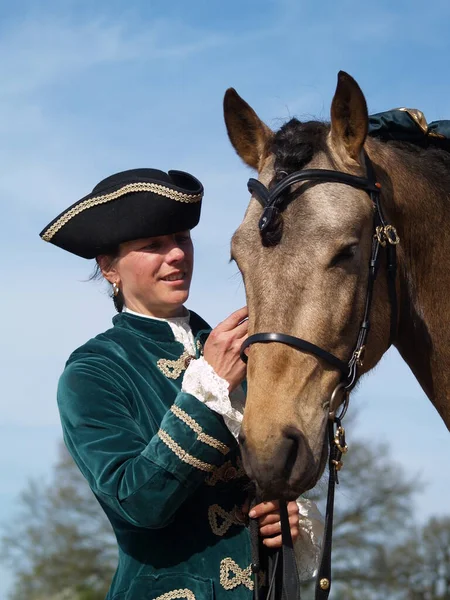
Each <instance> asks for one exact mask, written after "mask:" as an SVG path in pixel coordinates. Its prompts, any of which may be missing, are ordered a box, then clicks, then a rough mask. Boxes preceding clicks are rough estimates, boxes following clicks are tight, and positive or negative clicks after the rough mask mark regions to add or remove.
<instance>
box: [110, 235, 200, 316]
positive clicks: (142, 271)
mask: <svg viewBox="0 0 450 600" xmlns="http://www.w3.org/2000/svg"><path fill="white" fill-rule="evenodd" d="M193 264H194V249H193V246H192V240H191V235H190V232H189V231H181V232H178V233H174V234H171V235H161V236H158V237H151V238H144V239H139V240H133V241H131V242H126V243H124V244H121V245H120V248H119V257H118V258H117V259H116V261H115V262H114V270H115V273H116V274H115V278H113V279H111V278H110V277H108V279H109V280H110V281H111V282H114V281H115V282H116V283H117V284H118V286H119V288H120V289H121V291H122V293H123V296H124V299H125V306H126V307H127V308H129V309H130V310H134V311H136V312H139V313H142V314H147V315H150V316H154V317H160V318H169V317H176V316H180V315H182V314H183V304H184V303H185V302H186V300H187V299H188V296H189V287H190V285H191V279H192V269H193Z"/></svg>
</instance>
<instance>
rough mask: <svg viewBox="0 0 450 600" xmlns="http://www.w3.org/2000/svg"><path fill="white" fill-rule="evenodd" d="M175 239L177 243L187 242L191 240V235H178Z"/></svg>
mask: <svg viewBox="0 0 450 600" xmlns="http://www.w3.org/2000/svg"><path fill="white" fill-rule="evenodd" d="M176 240H177V242H178V243H179V244H187V243H188V242H190V241H191V236H190V235H178V236H177V237H176Z"/></svg>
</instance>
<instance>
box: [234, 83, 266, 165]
mask: <svg viewBox="0 0 450 600" xmlns="http://www.w3.org/2000/svg"><path fill="white" fill-rule="evenodd" d="M223 112H224V117H225V124H226V126H227V131H228V137H229V138H230V142H231V143H232V144H233V147H234V149H235V150H236V152H237V153H238V155H239V156H240V157H241V158H242V160H243V161H244V162H245V163H246V164H247V165H249V166H250V167H253V168H254V169H259V168H260V167H261V165H262V161H263V159H264V158H265V155H266V152H267V150H266V149H267V143H268V142H269V140H270V139H271V138H272V137H273V133H272V131H271V130H270V129H269V127H267V125H265V124H264V123H263V122H262V121H261V119H260V118H259V117H258V115H257V114H256V113H255V111H254V110H253V108H252V107H251V106H249V105H248V104H247V102H245V100H243V99H242V98H241V97H240V96H239V94H238V93H237V92H236V90H235V89H233V88H229V89H228V90H227V91H226V93H225V97H224V99H223Z"/></svg>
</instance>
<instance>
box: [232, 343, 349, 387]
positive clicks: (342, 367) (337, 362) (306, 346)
mask: <svg viewBox="0 0 450 600" xmlns="http://www.w3.org/2000/svg"><path fill="white" fill-rule="evenodd" d="M268 342H279V343H280V344H287V345H288V346H293V347H294V348H298V349H299V350H303V351H304V352H309V353H310V354H315V355H316V356H318V357H319V358H323V360H325V361H326V362H328V363H329V364H331V365H333V367H336V368H337V369H339V371H341V373H342V374H343V375H344V377H346V376H347V374H348V364H347V363H346V362H344V361H343V360H341V359H340V358H337V357H336V356H334V354H331V353H330V352H327V351H326V350H323V349H322V348H320V347H319V346H316V345H315V344H312V343H311V342H307V341H306V340H302V339H301V338H297V337H294V336H293V335H287V334H286V333H255V334H254V335H250V336H249V337H248V338H247V339H246V340H245V342H244V343H243V344H242V347H241V359H242V360H243V361H244V362H247V360H248V358H247V355H246V354H245V352H244V350H245V349H246V348H248V347H249V346H251V344H257V343H268Z"/></svg>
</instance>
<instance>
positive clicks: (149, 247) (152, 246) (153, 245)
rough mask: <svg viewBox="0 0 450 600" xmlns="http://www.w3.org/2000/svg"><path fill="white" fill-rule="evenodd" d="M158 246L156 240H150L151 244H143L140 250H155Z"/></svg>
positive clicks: (159, 245)
mask: <svg viewBox="0 0 450 600" xmlns="http://www.w3.org/2000/svg"><path fill="white" fill-rule="evenodd" d="M160 247H161V244H159V243H158V242H152V243H151V244H147V245H146V246H144V247H143V248H142V250H144V251H145V250H147V251H148V252H155V251H156V250H159V249H160Z"/></svg>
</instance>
